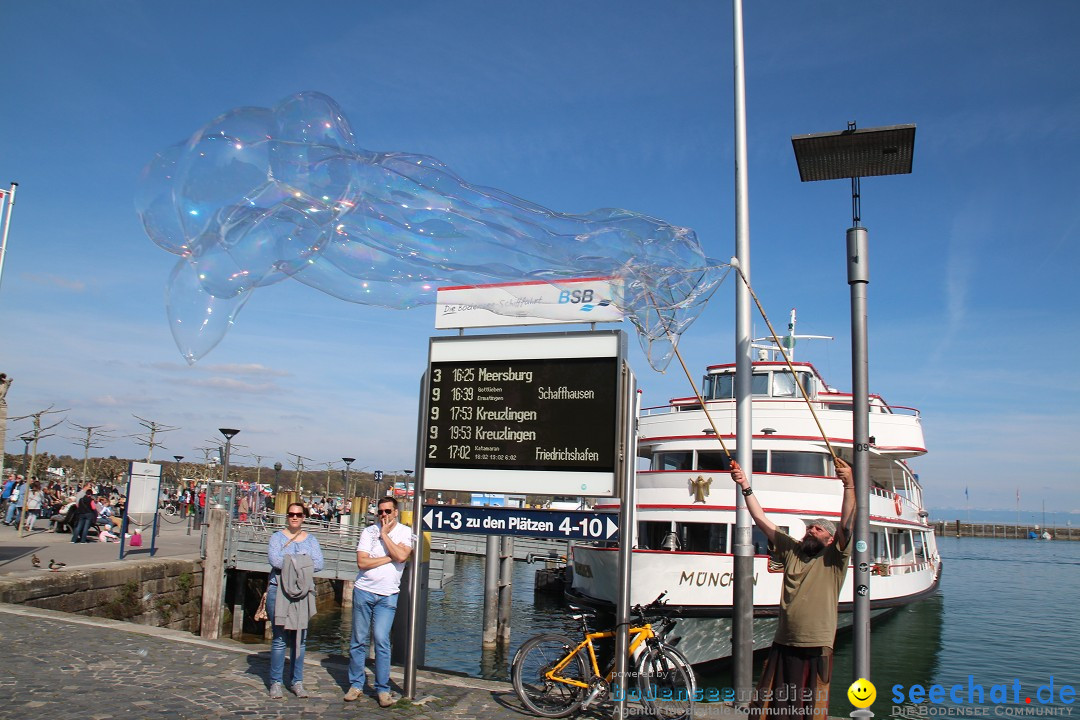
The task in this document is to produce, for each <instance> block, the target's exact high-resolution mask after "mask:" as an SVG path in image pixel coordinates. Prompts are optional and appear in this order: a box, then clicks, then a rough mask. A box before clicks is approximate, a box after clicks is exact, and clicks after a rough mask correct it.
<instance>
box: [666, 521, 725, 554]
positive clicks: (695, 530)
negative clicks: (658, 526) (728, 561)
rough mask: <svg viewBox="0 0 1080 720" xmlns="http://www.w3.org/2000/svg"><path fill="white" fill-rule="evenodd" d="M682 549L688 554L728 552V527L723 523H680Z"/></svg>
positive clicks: (678, 525)
mask: <svg viewBox="0 0 1080 720" xmlns="http://www.w3.org/2000/svg"><path fill="white" fill-rule="evenodd" d="M677 527H678V531H677V532H678V536H679V540H680V543H681V545H682V549H683V550H686V551H687V552H717V553H722V552H727V525H723V524H721V523H678V524H677Z"/></svg>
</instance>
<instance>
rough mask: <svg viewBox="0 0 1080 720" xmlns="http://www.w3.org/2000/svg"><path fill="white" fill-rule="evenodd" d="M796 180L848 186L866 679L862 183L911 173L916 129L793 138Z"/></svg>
mask: <svg viewBox="0 0 1080 720" xmlns="http://www.w3.org/2000/svg"><path fill="white" fill-rule="evenodd" d="M791 145H792V148H793V149H794V150H795V161H796V162H797V163H798V166H799V177H800V179H801V180H802V181H803V182H811V181H815V180H842V179H849V178H850V180H851V216H852V217H851V219H852V227H850V228H849V229H848V231H847V275H848V286H849V287H850V292H851V385H852V387H851V399H852V402H853V403H854V407H853V408H852V409H853V412H852V435H851V437H852V445H853V450H854V452H853V458H852V460H853V462H852V470H853V471H854V475H855V528H854V534H853V535H854V537H853V539H854V541H855V550H854V553H853V554H852V564H853V565H854V577H853V579H854V581H855V592H854V603H853V605H854V611H853V612H852V635H853V637H854V641H855V642H854V651H855V652H854V663H853V667H852V671H853V676H854V678H855V679H859V678H869V677H870V563H871V561H872V558H871V555H870V545H869V541H870V392H869V370H868V367H869V353H868V350H867V310H866V296H867V293H866V288H867V285H869V284H870V263H869V257H868V250H869V235H868V234H867V231H866V228H864V227H862V225H861V224H860V220H861V217H860V216H861V214H862V193H861V187H860V178H863V177H873V176H878V175H901V174H908V173H910V172H911V167H912V163H913V160H914V155H915V126H914V125H893V126H890V127H880V128H866V129H863V130H859V129H856V127H855V123H853V122H852V123H848V127H847V130H841V131H839V132H830V133H820V134H816V135H796V136H795V137H792V138H791Z"/></svg>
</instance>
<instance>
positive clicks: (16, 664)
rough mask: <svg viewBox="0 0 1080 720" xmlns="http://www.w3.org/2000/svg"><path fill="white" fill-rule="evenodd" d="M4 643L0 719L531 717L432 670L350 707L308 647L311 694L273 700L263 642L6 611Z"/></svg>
mask: <svg viewBox="0 0 1080 720" xmlns="http://www.w3.org/2000/svg"><path fill="white" fill-rule="evenodd" d="M0 646H2V647H3V648H4V654H3V656H2V659H0V718H17V719H19V720H27V719H30V718H67V717H78V718H80V720H99V719H100V720H105V719H106V718H148V719H149V718H240V717H259V718H278V717H281V718H285V717H288V718H357V717H364V718H369V717H378V716H379V715H380V714H385V715H386V716H387V717H392V718H409V719H410V720H424V719H426V718H433V719H434V718H448V717H449V718H493V719H495V720H500V719H502V718H507V719H510V718H512V719H514V720H522V718H526V717H530V715H528V714H526V713H525V712H524V711H523V710H522V709H521V706H520V705H519V703H518V700H517V698H516V697H515V696H514V693H513V689H512V688H511V687H510V686H509V685H507V684H505V683H503V684H495V683H483V681H478V682H479V683H483V684H485V685H487V686H488V687H484V688H478V687H467V686H464V685H466V684H467V683H466V682H465V681H463V679H460V678H453V677H447V678H442V677H441V676H439V675H437V674H428V673H424V674H422V676H421V677H420V679H419V682H418V683H417V689H418V694H417V696H418V704H412V703H410V702H409V701H407V700H401V701H399V703H398V704H397V705H395V706H393V707H390V708H386V709H383V708H380V707H379V706H378V703H377V702H376V701H375V699H374V698H373V697H364V698H361V699H360V700H358V701H356V702H353V703H344V702H342V696H343V695H344V692H345V689H346V686H347V683H348V680H347V670H348V668H347V667H346V665H345V664H344V663H342V662H341V660H340V659H334V658H331V657H328V656H324V655H319V654H316V653H308V662H307V663H305V667H304V686H305V688H307V689H308V691H309V692H310V693H311V697H310V698H308V699H305V700H301V699H298V698H297V697H295V696H294V695H292V694H291V693H289V692H288V691H286V693H285V699H284V700H270V699H269V698H268V697H267V685H266V678H267V675H268V665H269V654H268V653H267V652H266V651H265V647H264V648H262V650H263V651H262V652H256V651H252V652H236V651H234V650H229V649H218V648H216V647H207V646H205V645H202V644H195V643H188V642H183V641H178V640H177V639H176V638H174V637H168V636H164V637H162V636H155V635H145V634H140V633H134V632H126V631H125V630H123V629H122V628H118V627H116V625H113V624H110V625H101V626H94V625H86V624H81V623H72V622H66V621H64V620H58V619H53V618H50V617H35V616H26V615H22V614H9V613H0ZM253 650H257V648H255V649H253ZM369 678H370V669H369ZM398 680H399V681H400V678H398ZM451 683H453V684H451ZM395 689H396V690H400V687H396V688H395ZM609 713H610V710H609V711H608V713H605V714H604V715H601V716H594V717H603V716H608V717H609V716H610V714H609ZM589 715H592V713H589Z"/></svg>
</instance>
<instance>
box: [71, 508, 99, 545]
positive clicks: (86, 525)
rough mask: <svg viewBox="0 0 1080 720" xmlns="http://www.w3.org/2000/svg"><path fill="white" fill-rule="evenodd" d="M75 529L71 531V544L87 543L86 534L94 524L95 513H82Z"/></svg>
mask: <svg viewBox="0 0 1080 720" xmlns="http://www.w3.org/2000/svg"><path fill="white" fill-rule="evenodd" d="M78 518H79V519H78V520H77V521H76V522H75V527H74V529H72V531H71V542H75V543H78V542H86V534H87V533H88V532H90V526H91V525H93V524H94V513H80V514H79V516H78Z"/></svg>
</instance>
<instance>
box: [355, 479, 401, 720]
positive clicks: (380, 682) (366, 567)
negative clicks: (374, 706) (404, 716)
mask: <svg viewBox="0 0 1080 720" xmlns="http://www.w3.org/2000/svg"><path fill="white" fill-rule="evenodd" d="M397 520H398V504H397V500H395V499H394V498H392V497H384V498H383V499H381V500H379V511H378V515H376V521H375V524H374V525H372V526H370V527H368V528H366V529H365V530H364V532H362V533H361V534H360V542H359V543H357V545H356V566H357V567H358V568H360V572H359V573H357V575H356V582H355V583H354V584H353V609H352V642H351V643H350V645H349V690H348V692H347V693H345V702H352V701H353V700H356V699H358V698H359V697H360V696H361V695H362V694H363V690H364V678H365V677H366V675H367V671H366V670H365V668H364V664H365V662H366V661H367V648H368V638H369V636H370V635H372V634H374V637H375V694H376V697H377V698H378V700H379V705H380V706H381V707H390V706H391V705H393V704H394V700H393V698H392V697H391V695H390V626H391V625H393V624H394V614H395V613H396V612H397V601H398V590H399V588H400V587H401V574H402V572H403V571H404V570H405V563H406V562H407V561H408V559H409V555H410V554H411V553H412V544H413V533H412V530H410V529H409V528H407V527H405V526H404V525H402V524H400V523H399V522H398V521H397ZM373 626H374V628H373Z"/></svg>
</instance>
